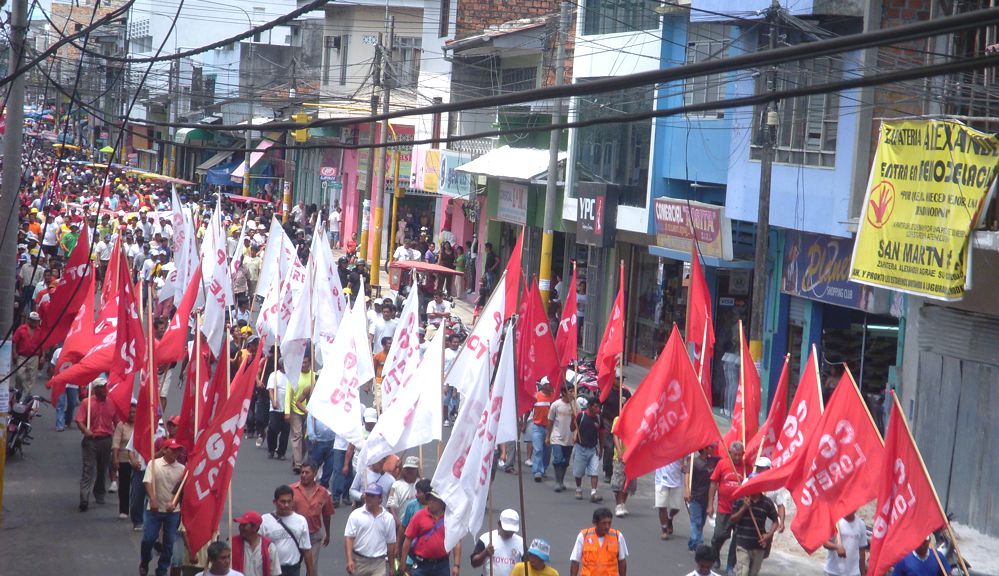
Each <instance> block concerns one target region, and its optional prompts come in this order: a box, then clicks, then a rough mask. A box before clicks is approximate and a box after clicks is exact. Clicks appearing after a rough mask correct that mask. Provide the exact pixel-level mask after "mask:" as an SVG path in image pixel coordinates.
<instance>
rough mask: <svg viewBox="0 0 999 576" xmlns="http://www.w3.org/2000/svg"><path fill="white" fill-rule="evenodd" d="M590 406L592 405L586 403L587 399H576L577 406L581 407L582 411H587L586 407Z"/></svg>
mask: <svg viewBox="0 0 999 576" xmlns="http://www.w3.org/2000/svg"><path fill="white" fill-rule="evenodd" d="M589 405H590V403H589V402H587V401H586V398H583V397H582V396H580V397H578V398H576V406H579V409H580V410H586V407H587V406H589Z"/></svg>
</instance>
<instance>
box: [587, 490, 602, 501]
mask: <svg viewBox="0 0 999 576" xmlns="http://www.w3.org/2000/svg"><path fill="white" fill-rule="evenodd" d="M603 501H604V497H603V496H601V495H600V494H597V491H596V490H590V502H603Z"/></svg>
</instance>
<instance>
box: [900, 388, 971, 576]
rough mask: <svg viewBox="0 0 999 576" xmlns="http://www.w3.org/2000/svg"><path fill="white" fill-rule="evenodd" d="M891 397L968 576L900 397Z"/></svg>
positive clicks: (958, 558) (938, 560)
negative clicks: (903, 410) (899, 399)
mask: <svg viewBox="0 0 999 576" xmlns="http://www.w3.org/2000/svg"><path fill="white" fill-rule="evenodd" d="M891 397H892V401H893V402H894V404H895V413H896V414H898V415H899V418H901V419H902V425H903V426H904V427H905V433H906V434H907V435H908V436H909V442H912V445H913V446H914V447H915V448H916V457H917V458H919V465H920V467H922V469H923V474H924V475H925V476H926V479H927V480H929V481H930V489H931V490H933V501H934V502H936V503H937V508H938V509H939V510H940V516H942V517H943V519H944V521H945V522H946V524H945V526H946V527H947V535H948V536H950V541H951V544H953V545H954V552H955V553H956V554H957V562H958V564H959V565H960V567H961V570H962V571H963V572H964V574H965V576H968V566H967V565H966V564H965V562H964V555H963V554H961V548H960V547H959V546H958V545H957V538H955V537H954V530H953V529H952V528H951V525H950V518H948V517H947V512H946V511H945V510H944V507H943V505H942V504H941V503H940V495H939V494H937V487H936V486H935V485H934V484H933V479H932V478H931V477H930V472H929V470H927V469H926V462H924V461H923V453H922V452H921V451H920V450H919V445H918V444H916V439H915V438H914V437H913V436H912V430H911V429H910V428H909V419H908V418H906V417H905V414H904V413H903V412H902V406H901V404H899V401H898V395H896V394H895V391H894V390H892V391H891ZM933 555H934V557H936V559H937V564H940V571H941V573H946V570H944V568H943V564H942V563H941V562H940V557H939V555H938V554H937V553H936V551H935V550H934V554H933Z"/></svg>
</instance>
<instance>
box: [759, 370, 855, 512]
mask: <svg viewBox="0 0 999 576" xmlns="http://www.w3.org/2000/svg"><path fill="white" fill-rule="evenodd" d="M790 360H791V354H790V353H787V354H784V368H783V369H782V371H783V370H787V364H788V362H790ZM790 377H791V375H790V374H788V378H790ZM778 387H779V385H778ZM786 400H787V399H786V398H785V401H786ZM771 404H772V403H771ZM771 408H773V406H772V405H771ZM768 412H769V410H768ZM767 415H768V416H769V414H767ZM764 424H765V422H764ZM760 456H763V441H762V440H761V441H760V447H759V448H758V449H757V450H756V460H759V459H760ZM756 460H753V462H754V463H755V462H756ZM836 530H837V531H838V530H839V525H837V526H836Z"/></svg>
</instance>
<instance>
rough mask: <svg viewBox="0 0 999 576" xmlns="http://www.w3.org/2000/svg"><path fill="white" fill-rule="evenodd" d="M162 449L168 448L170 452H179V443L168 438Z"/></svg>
mask: <svg viewBox="0 0 999 576" xmlns="http://www.w3.org/2000/svg"><path fill="white" fill-rule="evenodd" d="M163 447H164V448H169V449H170V450H179V449H180V442H177V441H176V440H174V439H173V438H168V439H167V441H166V442H164V443H163Z"/></svg>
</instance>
